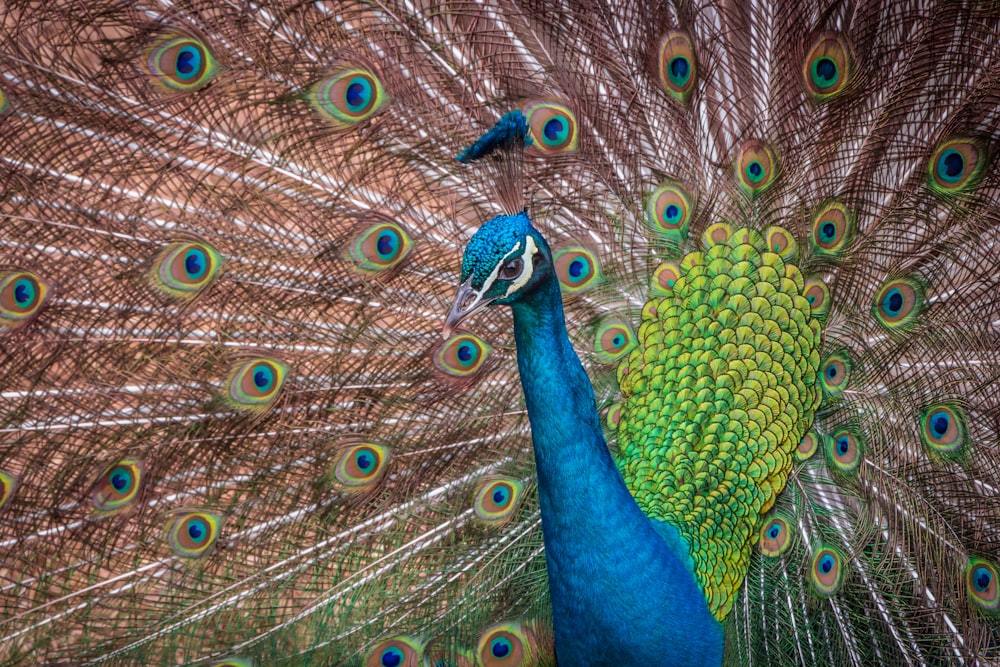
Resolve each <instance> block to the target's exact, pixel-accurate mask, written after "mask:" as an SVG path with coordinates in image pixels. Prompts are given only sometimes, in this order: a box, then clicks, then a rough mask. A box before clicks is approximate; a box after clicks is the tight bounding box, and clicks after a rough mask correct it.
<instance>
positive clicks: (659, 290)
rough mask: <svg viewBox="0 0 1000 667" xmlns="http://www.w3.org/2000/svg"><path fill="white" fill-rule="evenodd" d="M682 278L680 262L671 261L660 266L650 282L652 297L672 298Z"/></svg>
mask: <svg viewBox="0 0 1000 667" xmlns="http://www.w3.org/2000/svg"><path fill="white" fill-rule="evenodd" d="M680 278H681V265H680V263H679V262H675V261H669V262H664V263H663V264H660V265H659V266H658V267H656V270H655V271H653V276H652V278H651V279H650V281H649V291H650V295H651V296H670V295H671V294H673V292H674V287H675V286H676V285H677V281H678V280H680Z"/></svg>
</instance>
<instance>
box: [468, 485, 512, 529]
mask: <svg viewBox="0 0 1000 667" xmlns="http://www.w3.org/2000/svg"><path fill="white" fill-rule="evenodd" d="M523 487H524V484H523V483H521V482H520V481H519V480H516V479H514V478H513V477H493V478H487V479H484V480H483V481H481V482H480V483H479V485H478V486H477V488H476V494H475V501H474V502H473V508H474V509H475V512H476V516H477V517H479V518H480V519H481V520H482V521H484V522H486V523H489V524H492V525H502V524H504V523H506V522H507V521H509V520H510V519H511V517H513V516H514V511H515V510H516V509H517V506H518V505H519V504H520V502H521V491H522V489H523Z"/></svg>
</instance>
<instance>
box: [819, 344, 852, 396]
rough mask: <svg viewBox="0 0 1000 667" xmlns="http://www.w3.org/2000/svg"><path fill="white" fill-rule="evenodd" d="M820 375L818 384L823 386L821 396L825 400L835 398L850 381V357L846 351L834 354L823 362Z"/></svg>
mask: <svg viewBox="0 0 1000 667" xmlns="http://www.w3.org/2000/svg"><path fill="white" fill-rule="evenodd" d="M820 368H821V374H820V382H821V383H822V386H823V395H824V396H825V397H826V398H830V399H832V398H837V397H838V396H840V395H841V394H842V393H843V392H844V389H846V388H847V383H848V381H849V380H850V379H851V370H852V368H853V366H852V364H851V357H850V355H849V354H848V353H847V351H846V350H842V351H840V352H835V353H833V354H831V355H830V356H829V357H827V358H826V361H824V362H823V365H822V366H821V367H820Z"/></svg>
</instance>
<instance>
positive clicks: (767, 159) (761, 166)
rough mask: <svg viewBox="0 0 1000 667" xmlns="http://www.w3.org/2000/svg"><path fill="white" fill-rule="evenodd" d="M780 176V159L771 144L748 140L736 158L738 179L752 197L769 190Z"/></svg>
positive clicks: (745, 191) (744, 190)
mask: <svg viewBox="0 0 1000 667" xmlns="http://www.w3.org/2000/svg"><path fill="white" fill-rule="evenodd" d="M777 177H778V160H777V158H776V157H775V155H774V152H773V151H772V150H771V149H770V147H769V146H767V145H766V144H764V143H762V142H760V141H748V142H746V143H745V144H743V147H742V148H741V149H740V155H739V158H738V159H737V160H736V180H737V182H738V183H739V184H740V188H741V189H742V190H743V192H744V193H745V194H746V195H747V196H748V197H750V198H751V199H754V198H756V197H757V196H758V195H759V194H761V193H762V192H764V191H765V190H767V189H768V188H769V187H771V185H772V184H774V181H775V180H776V179H777Z"/></svg>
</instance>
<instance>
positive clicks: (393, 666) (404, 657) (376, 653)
mask: <svg viewBox="0 0 1000 667" xmlns="http://www.w3.org/2000/svg"><path fill="white" fill-rule="evenodd" d="M423 654H424V645H423V643H422V642H420V641H418V640H417V639H415V638H413V637H404V636H396V637H389V638H388V639H383V640H382V641H380V642H379V643H377V644H375V646H373V647H372V648H371V650H370V651H368V657H367V658H365V667H420V665H421V664H423V663H422V662H421V661H422V660H423Z"/></svg>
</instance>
